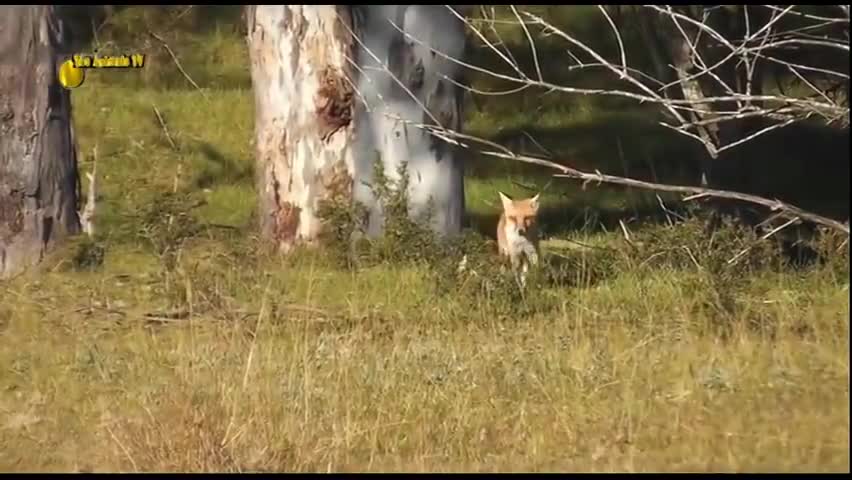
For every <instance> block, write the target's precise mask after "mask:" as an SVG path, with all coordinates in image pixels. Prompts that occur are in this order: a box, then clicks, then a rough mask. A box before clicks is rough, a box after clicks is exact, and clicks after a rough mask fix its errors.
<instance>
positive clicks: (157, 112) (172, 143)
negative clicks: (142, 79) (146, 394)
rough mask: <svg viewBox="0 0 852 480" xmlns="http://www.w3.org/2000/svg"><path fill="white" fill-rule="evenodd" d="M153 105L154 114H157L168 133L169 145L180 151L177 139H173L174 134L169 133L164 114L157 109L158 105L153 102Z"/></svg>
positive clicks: (164, 131)
mask: <svg viewBox="0 0 852 480" xmlns="http://www.w3.org/2000/svg"><path fill="white" fill-rule="evenodd" d="M151 107H153V108H154V114H155V115H157V121H159V122H160V126H161V127H162V128H163V133H165V134H166V140H168V141H169V145H171V146H172V149H173V150H174V151H176V152H177V151H179V149H178V146H177V144H175V141H174V140H172V135H171V134H170V133H169V129H168V128H167V127H166V121H165V120H163V116H162V115H160V111H159V110H157V106H156V105H154V104H151Z"/></svg>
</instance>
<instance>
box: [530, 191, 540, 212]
mask: <svg viewBox="0 0 852 480" xmlns="http://www.w3.org/2000/svg"><path fill="white" fill-rule="evenodd" d="M539 195H541V193H536V194H535V196H534V197H532V198H531V199H530V206H531V207H532V208H533V209H534V210H538V196H539Z"/></svg>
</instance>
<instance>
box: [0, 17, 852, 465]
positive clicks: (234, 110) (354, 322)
mask: <svg viewBox="0 0 852 480" xmlns="http://www.w3.org/2000/svg"><path fill="white" fill-rule="evenodd" d="M130 12H131V13H132V10H131V11H130ZM214 31H215V30H214ZM217 35H226V34H224V33H221V32H220V33H219V34H217ZM231 40H232V41H233V38H232V39H231ZM225 43H228V42H225ZM175 48H176V50H177V51H178V54H179V55H180V54H182V52H181V50H180V49H179V48H178V47H175ZM186 48H189V47H186ZM186 63H187V65H186V68H188V69H189V68H195V69H201V67H200V66H199V64H198V63H193V62H191V61H189V60H188V61H187V62H186ZM215 65H219V64H218V63H213V62H210V63H209V64H208V67H206V68H209V69H210V71H208V72H207V74H206V75H207V76H208V78H216V77H217V75H218V73H217V71H216V67H215ZM163 68H165V67H163ZM227 68H230V67H227ZM196 71H197V70H196ZM96 73H97V74H98V75H97V78H90V79H88V80H87V83H86V84H85V85H84V87H83V88H81V89H79V90H78V91H75V93H74V94H73V101H74V108H75V125H76V128H77V136H78V140H79V142H80V150H81V152H83V153H84V154H86V155H89V154H90V152H91V151H92V148H93V147H94V146H95V145H97V147H98V162H99V164H98V173H99V177H100V179H101V180H100V182H99V199H98V200H99V206H98V208H99V210H98V212H99V217H98V219H97V229H98V230H97V231H98V236H97V238H96V239H95V242H96V245H98V246H101V247H102V248H103V249H104V258H103V263H102V264H101V265H95V266H94V267H93V268H90V269H83V268H80V266H76V267H75V264H74V262H73V261H72V260H71V259H72V258H73V254H74V253H77V252H87V251H90V250H87V248H91V245H90V243H89V242H87V241H85V240H79V241H75V242H72V243H69V244H68V245H66V246H65V247H64V248H63V249H61V250H59V251H57V252H56V253H55V254H53V255H51V256H50V257H48V258H47V259H46V260H45V261H44V262H43V264H42V265H41V266H40V267H39V268H38V269H37V271H33V272H30V273H28V274H26V275H23V276H21V277H18V278H16V279H14V280H11V281H9V282H6V283H4V284H3V285H2V288H0V337H2V338H0V340H2V343H3V347H2V348H0V365H3V368H2V369H0V470H4V471H27V472H30V471H430V472H435V471H437V472H444V471H596V472H609V471H628V472H647V471H701V472H703V471H729V472H744V471H759V472H769V471H773V472H780V471H784V472H790V471H795V472H812V471H819V472H828V471H831V472H835V471H849V388H848V385H849V270H848V265H849V263H848V246H846V247H843V246H841V249H840V250H839V252H840V253H837V254H835V255H834V256H833V257H832V258H831V260H830V261H829V262H828V263H826V264H824V265H815V266H811V267H807V268H798V269H795V268H792V267H790V266H787V265H783V264H781V262H780V260H779V259H778V257H777V252H775V251H774V250H772V248H771V247H772V244H771V243H767V242H758V243H757V244H756V248H755V249H754V250H752V251H751V253H750V254H748V255H746V256H745V257H744V258H743V260H742V261H741V262H740V263H737V264H735V265H728V264H727V263H726V262H727V260H728V259H730V258H731V257H733V256H734V255H736V254H737V253H739V252H740V251H741V250H742V249H743V248H744V247H745V246H749V245H754V244H755V243H754V237H753V236H749V235H746V234H745V233H744V232H742V231H740V230H736V229H726V230H722V231H721V232H720V233H719V234H717V236H715V237H713V238H706V237H705V236H704V235H703V233H702V230H701V228H700V226H701V225H700V222H697V221H690V222H686V223H681V224H677V225H674V226H666V225H655V224H643V223H639V222H638V221H636V222H631V221H630V219H631V218H632V217H638V216H640V215H639V213H643V212H644V211H645V210H647V209H648V208H649V205H651V206H654V208H656V205H657V203H656V202H657V200H656V198H653V197H650V198H649V197H645V198H642V197H639V196H638V195H627V194H626V192H614V191H613V190H608V189H606V188H605V187H596V186H594V185H590V186H589V187H588V189H587V190H581V189H580V188H579V186H578V185H576V184H572V183H568V182H564V183H563V182H558V181H554V182H553V183H551V185H550V186H549V187H548V188H547V189H546V190H545V193H544V194H543V197H542V198H543V202H544V208H545V211H546V215H545V217H544V218H543V219H542V221H543V222H544V225H543V227H544V229H545V231H546V232H547V233H548V235H549V236H550V238H549V239H548V241H547V242H545V245H544V249H545V253H546V255H545V256H546V259H547V263H546V267H545V269H546V270H547V272H548V273H551V274H552V275H550V276H549V277H547V278H543V279H537V280H536V281H535V283H533V285H534V288H533V289H532V290H531V291H529V292H527V293H526V294H525V295H520V294H519V292H518V291H517V288H513V286H512V284H511V283H500V282H499V281H498V280H499V279H500V277H501V274H500V273H499V269H498V267H497V260H496V258H494V256H493V255H491V254H488V255H485V256H484V257H482V258H479V259H478V260H477V261H476V262H472V265H473V268H474V269H475V270H476V271H477V273H479V274H480V276H478V277H477V276H476V275H474V274H469V273H468V274H466V275H461V276H456V274H455V273H451V272H454V265H453V262H455V261H456V260H457V258H455V257H449V256H448V258H446V259H443V258H439V259H436V260H435V261H433V262H432V263H429V262H426V263H424V262H403V261H390V260H384V261H381V260H380V261H377V262H371V263H366V264H364V265H363V266H361V267H360V268H357V269H350V268H343V267H341V266H339V265H338V264H337V263H336V262H335V261H334V260H333V258H332V257H331V256H330V255H329V252H327V251H323V250H319V251H297V252H296V253H295V254H294V255H291V256H290V257H288V258H280V257H278V256H275V255H270V254H268V253H265V251H264V250H263V249H261V248H260V246H259V245H258V244H257V242H256V240H255V238H254V235H255V230H254V223H253V216H254V214H255V204H256V193H255V187H254V181H253V178H254V177H253V174H252V162H253V148H252V146H251V139H252V137H253V127H252V110H253V107H252V106H253V98H252V96H251V92H250V91H249V90H247V89H244V88H242V87H233V88H232V87H227V88H226V87H216V88H211V89H210V90H209V91H208V93H209V100H206V99H205V98H204V96H202V94H201V93H199V92H197V91H195V90H194V89H187V88H162V86H161V85H156V84H147V85H145V84H143V85H141V86H140V85H135V86H134V85H130V84H128V85H125V84H124V82H128V83H132V81H130V80H122V81H117V82H115V84H113V83H111V80H109V79H106V78H104V76H101V75H100V73H101V72H96ZM134 74H135V72H132V71H131V72H122V73H121V75H126V76H129V75H134ZM243 74H245V73H243ZM143 83H144V82H143ZM236 83H237V84H239V82H236ZM202 84H203V85H205V86H208V85H209V84H208V83H203V82H202ZM152 105H155V106H156V107H157V109H158V110H159V111H160V112H161V113H162V115H163V117H164V119H165V121H166V124H167V128H168V131H169V132H170V135H171V136H172V138H173V139H174V141H175V143H176V144H177V147H178V150H177V151H175V150H174V149H173V148H172V147H171V146H170V145H169V142H168V140H167V139H166V138H165V134H164V132H163V128H162V127H161V125H160V124H159V122H158V121H157V119H156V116H155V115H154V113H153V108H152ZM498 107H499V106H496V105H495V106H494V109H493V110H486V111H485V112H484V113H471V123H470V125H471V128H473V129H475V130H476V131H479V132H482V133H484V134H491V135H494V136H497V135H498V132H499V129H500V128H503V129H504V131H505V130H509V129H512V128H518V126H519V125H521V126H524V125H528V124H529V123H530V122H531V120H532V119H531V118H524V116H525V115H528V114H518V115H516V116H511V115H503V114H497V113H494V112H496V111H500V110H499V108H498ZM490 108H491V107H489V109H490ZM489 112H490V113H489ZM629 115H631V113H630V112H624V114H623V115H622V117H620V118H622V119H623V120H621V121H623V122H627V120H624V119H627V118H629ZM617 117H618V115H615V114H611V115H610V116H607V115H605V114H602V113H600V112H598V113H594V111H592V113H587V114H583V115H573V114H571V113H570V112H569V111H568V110H565V112H564V114H558V113H549V114H547V115H546V116H545V117H544V118H545V119H546V121H543V122H542V125H541V126H542V127H553V128H565V129H566V131H568V132H574V133H573V134H574V135H576V138H577V139H586V141H585V142H584V145H582V146H580V147H577V146H574V147H572V146H571V145H570V144H569V145H568V146H567V147H565V148H576V149H578V151H585V152H588V153H589V155H593V154H595V153H597V154H598V155H600V156H605V155H609V154H610V153H607V152H612V150H611V149H612V148H613V145H612V142H611V141H609V140H606V141H600V142H597V143H599V144H602V145H601V146H599V147H596V146H595V144H596V142H594V141H593V140H588V135H582V134H579V133H577V132H578V131H582V129H583V128H584V126H585V127H587V128H590V129H591V128H603V129H610V131H615V130H618V129H617V128H616V127H615V126H613V125H617V124H618V122H619V120H618V118H617ZM524 128H526V127H524ZM637 128H638V127H637ZM623 133H624V135H625V138H628V136H629V135H628V132H623ZM633 138H634V140H632V141H633V142H635V145H636V146H635V148H634V147H630V149H631V150H632V151H633V152H635V151H637V150H639V149H641V148H646V149H648V151H649V152H651V153H649V155H651V156H652V157H655V158H662V157H665V156H666V152H671V151H677V150H678V149H679V148H681V147H680V146H679V144H678V143H677V142H676V141H672V142H668V143H666V144H665V145H659V144H657V143H658V139H657V137H650V138H648V137H643V136H642V135H638V136H636V137H633ZM642 138H645V141H642ZM626 141H627V140H625V142H626ZM554 148H556V147H554ZM654 152H656V153H654ZM630 154H633V153H630ZM470 161H471V162H472V164H473V165H474V167H473V168H472V174H471V175H469V176H468V178H467V179H466V192H467V201H468V209H469V212H470V214H471V219H472V223H474V224H475V226H479V227H481V228H483V229H485V233H486V234H491V226H489V222H493V221H496V219H495V216H496V212H497V211H498V209H499V203H498V198H497V194H496V191H497V190H498V189H499V190H503V191H505V192H506V193H509V194H511V195H516V196H520V195H524V194H527V193H529V192H530V190H528V189H527V188H525V187H524V185H533V189H541V188H543V187H544V186H545V185H546V184H547V182H548V179H547V178H546V176H545V175H544V174H543V173H542V172H539V171H535V170H531V169H524V168H517V167H515V166H512V165H510V164H506V163H505V162H503V163H500V164H499V165H498V166H493V165H492V167H491V168H489V169H488V171H486V169H485V167H484V166H481V165H480V167H479V169H478V170H477V168H476V165H478V164H477V162H485V161H486V160H485V159H483V158H476V157H474V158H471V160H470ZM488 161H489V162H490V160H488ZM81 168H82V169H83V170H84V171H85V170H88V169H89V168H90V159H89V158H84V159H83V161H82V165H81ZM84 187H85V183H84ZM175 187H176V188H175ZM670 206H671V205H670ZM637 212H638V213H637ZM641 217H642V218H645V216H644V215H641ZM618 219H625V220H626V221H627V222H628V223H627V225H628V226H629V228H630V233H631V235H632V236H631V242H630V243H628V242H626V241H625V240H624V236H623V234H622V232H621V230H620V229H619V227H618V226H617V220H618ZM601 225H603V226H601ZM491 247H492V248H493V245H491ZM844 248H845V249H844ZM822 250H823V251H829V250H830V249H829V246H824V247H822ZM492 252H493V250H492ZM477 262H478V263H477ZM176 311H177V312H179V313H182V315H177V317H180V318H171V317H174V315H173V316H170V315H169V314H170V313H174V312H176Z"/></svg>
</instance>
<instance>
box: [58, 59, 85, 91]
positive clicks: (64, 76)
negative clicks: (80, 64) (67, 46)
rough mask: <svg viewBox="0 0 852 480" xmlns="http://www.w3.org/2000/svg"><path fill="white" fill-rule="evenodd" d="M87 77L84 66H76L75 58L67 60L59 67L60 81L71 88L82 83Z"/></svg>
mask: <svg viewBox="0 0 852 480" xmlns="http://www.w3.org/2000/svg"><path fill="white" fill-rule="evenodd" d="M85 79H86V72H85V71H83V69H82V68H77V67H75V66H74V61H73V60H66V61H65V63H63V64H62V66H61V67H59V83H60V84H61V85H62V86H63V87H65V88H67V89H69V90H71V89H72V88H77V87H79V86H80V85H82V84H83V80H85Z"/></svg>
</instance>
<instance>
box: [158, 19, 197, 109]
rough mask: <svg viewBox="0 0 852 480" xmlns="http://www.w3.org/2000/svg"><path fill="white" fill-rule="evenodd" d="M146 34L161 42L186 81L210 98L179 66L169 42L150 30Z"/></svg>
mask: <svg viewBox="0 0 852 480" xmlns="http://www.w3.org/2000/svg"><path fill="white" fill-rule="evenodd" d="M187 11H189V9H187ZM148 35H151V36H152V37H153V38H155V39H156V40H157V41H159V42H160V43H162V44H163V48H165V49H166V51H167V52H168V53H169V55H170V56H171V57H172V60H173V61H174V62H175V66H177V68H178V70H180V73H182V74H183V77H184V78H186V79H187V81H189V83H191V84H192V86H193V87H195V89H196V90H198V91H199V92H201V95H202V96H204V99H205V100H209V99H210V98H209V97H208V96H207V92H205V91H204V90H202V89H201V87H199V86H198V84H197V83H195V80H193V79H192V77H190V76H189V74H188V73H186V70H184V69H183V66H181V64H180V61H179V60H178V58H177V56H176V55H175V52H173V51H172V49H171V47H169V44H168V43H166V41H165V40H163V39H162V37H160V36H159V35H157V34H156V33H154V32H152V31H150V30H149V31H148Z"/></svg>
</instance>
